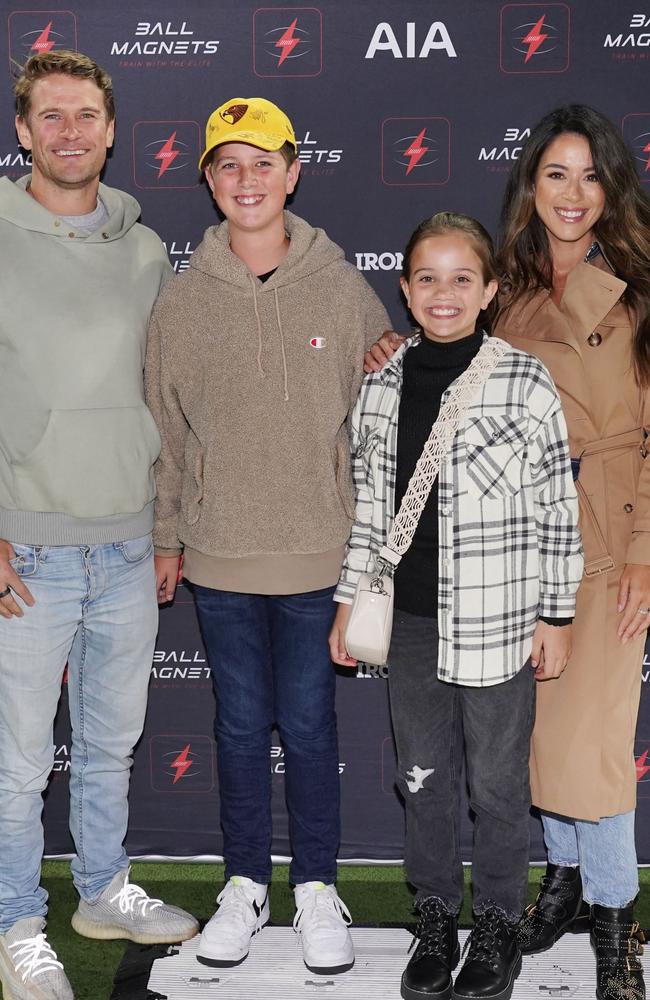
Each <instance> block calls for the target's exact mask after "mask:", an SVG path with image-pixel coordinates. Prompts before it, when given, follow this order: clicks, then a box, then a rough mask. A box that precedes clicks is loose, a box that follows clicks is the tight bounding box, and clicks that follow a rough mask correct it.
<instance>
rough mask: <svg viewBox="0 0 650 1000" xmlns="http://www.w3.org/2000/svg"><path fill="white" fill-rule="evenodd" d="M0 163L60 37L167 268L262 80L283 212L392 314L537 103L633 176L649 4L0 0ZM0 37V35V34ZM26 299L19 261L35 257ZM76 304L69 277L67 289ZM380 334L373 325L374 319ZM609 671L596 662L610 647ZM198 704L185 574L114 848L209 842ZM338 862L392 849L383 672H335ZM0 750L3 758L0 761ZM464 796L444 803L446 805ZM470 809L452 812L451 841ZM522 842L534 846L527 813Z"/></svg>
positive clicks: (493, 180) (492, 196) (495, 198)
mask: <svg viewBox="0 0 650 1000" xmlns="http://www.w3.org/2000/svg"><path fill="white" fill-rule="evenodd" d="M2 7H3V11H2V14H1V15H0V16H1V17H2V18H3V20H4V22H5V28H6V30H4V31H2V32H0V63H1V62H3V63H4V66H5V72H4V80H5V84H4V87H2V91H1V97H0V100H1V105H0V107H1V109H2V115H1V118H0V170H1V171H2V173H4V174H6V175H7V176H9V177H11V178H16V177H19V176H21V175H22V174H24V173H27V172H29V167H30V160H29V156H28V154H27V153H26V152H25V151H24V150H21V149H20V147H19V146H18V145H17V141H16V136H15V132H14V127H13V101H12V95H11V84H12V79H13V78H14V77H15V74H16V71H17V68H19V67H20V65H21V64H22V63H23V62H24V61H25V59H26V58H27V57H28V56H29V55H30V54H31V53H32V52H37V51H46V50H48V49H53V48H63V47H65V48H77V49H80V50H81V51H83V52H86V53H88V54H89V55H91V56H92V57H93V58H94V59H96V60H97V61H98V62H99V63H100V64H101V65H103V66H104V67H105V68H106V69H107V70H108V71H109V72H110V73H111V74H112V76H113V79H114V84H115V93H116V102H117V137H116V143H115V148H114V150H113V151H112V154H111V156H110V159H109V162H108V165H107V168H106V174H105V180H106V182H107V183H108V184H111V185H113V186H116V187H120V188H123V189H125V190H127V191H130V192H131V193H132V194H134V195H135V196H136V197H137V198H138V200H139V201H140V204H141V206H142V220H143V222H145V223H146V224H147V225H149V226H151V227H153V228H154V229H155V230H156V231H157V232H158V233H159V234H160V236H161V238H162V239H163V241H164V242H165V246H166V248H167V252H168V254H169V259H170V261H171V263H172V265H173V267H174V269H175V271H177V272H180V271H183V270H184V269H186V268H187V267H188V266H189V263H190V260H191V256H192V253H193V251H194V248H195V247H196V246H197V244H198V243H199V241H200V239H201V236H202V233H203V231H204V229H205V228H206V227H207V226H210V225H213V224H214V223H215V222H217V221H218V218H217V215H216V212H215V209H214V207H213V205H212V202H211V199H210V195H209V191H208V189H207V187H206V185H205V183H204V182H203V181H202V179H201V176H200V175H199V174H198V172H197V168H196V165H197V161H198V158H199V155H200V152H201V148H202V146H201V137H202V133H203V128H204V124H205V121H206V119H207V117H208V115H209V114H210V112H211V111H213V110H214V108H215V107H216V106H217V105H219V104H220V103H222V102H223V101H225V100H227V99H229V98H234V97H251V96H262V97H266V98H269V99H270V100H273V101H275V102H277V103H278V104H280V106H281V107H282V108H283V109H285V110H286V111H287V112H288V113H289V115H290V117H291V118H292V120H293V123H294V126H295V130H296V135H297V138H298V139H299V143H300V160H301V163H302V171H301V180H300V183H299V186H298V190H297V192H296V194H295V196H294V197H293V201H292V208H293V210H294V211H296V212H298V213H299V214H300V215H303V216H304V217H305V218H306V219H307V220H308V221H309V222H311V223H312V224H313V225H316V226H322V227H324V228H326V229H327V231H328V233H329V234H330V236H331V237H332V238H333V239H335V240H336V241H337V242H338V243H340V244H341V245H342V246H343V247H344V249H345V252H346V254H347V257H348V259H349V260H351V261H352V262H353V263H354V264H356V266H357V267H358V268H359V270H360V271H362V272H363V274H364V275H365V277H366V278H367V279H368V281H369V282H370V283H371V284H372V285H373V286H374V288H375V289H376V291H377V292H378V294H379V295H380V296H381V298H382V299H383V301H384V303H385V304H386V306H387V308H388V310H389V312H390V314H391V318H392V321H393V324H394V325H395V326H396V327H397V328H398V329H404V328H405V326H406V315H405V312H404V310H403V307H402V304H401V301H400V297H399V287H398V283H399V275H400V268H401V260H402V249H403V247H404V245H405V243H406V240H407V238H408V236H409V235H410V233H411V231H412V229H413V228H414V227H415V225H416V224H417V223H418V222H419V221H420V220H421V219H423V218H424V217H426V216H428V215H431V214H432V213H434V212H436V211H439V210H442V209H456V210H459V211H463V212H467V213H469V214H471V215H475V216H476V217H478V218H479V219H480V220H481V221H482V222H483V223H484V224H485V225H486V226H487V227H488V229H490V230H491V231H492V232H493V233H494V232H496V226H497V220H498V216H499V209H500V202H501V197H502V192H503V188H504V183H505V180H506V177H507V174H508V171H509V170H510V167H511V165H512V162H513V161H514V160H516V158H517V156H518V154H519V151H520V149H521V146H522V143H523V142H524V141H525V139H526V137H527V135H528V134H529V129H530V127H531V125H533V124H534V123H535V122H536V121H537V120H538V119H539V118H540V117H541V115H542V114H544V113H545V112H546V111H547V110H549V109H550V108H552V107H553V106H555V105H557V104H560V103H565V102H569V101H575V102H584V103H589V104H592V105H594V106H595V107H597V108H598V109H600V110H601V111H603V112H604V113H605V114H606V115H608V116H609V117H610V118H611V119H612V120H613V121H614V122H616V123H617V124H618V125H619V126H620V128H621V130H622V132H623V134H624V136H625V138H626V140H627V142H628V143H629V145H630V148H631V149H632V151H633V153H634V156H635V158H636V161H637V165H638V170H639V175H640V177H641V179H642V180H643V182H644V183H647V184H648V190H649V191H650V2H649V0H619V2H617V3H616V4H612V3H611V2H610V0H573V2H564V3H559V2H557V3H555V2H552V3H499V2H486V0H479V2H475V0H320V2H319V3H318V6H306V5H305V6H295V5H292V6H282V5H280V4H276V5H269V6H257V5H256V4H255V3H252V2H245V0H187V2H186V3H184V4H178V3H174V2H171V0H157V2H152V0H130V2H129V3H126V2H124V0H118V2H114V3H112V4H106V3H105V2H104V0H101V2H95V0H83V2H80V3H79V4H78V5H77V6H73V7H71V8H68V7H66V9H63V5H62V4H60V3H56V2H54V3H47V2H42V0H41V2H39V0H35V2H34V3H32V4H31V6H28V5H23V6H22V7H18V6H17V5H13V6H12V5H10V4H7V3H6V2H4V0H3V3H2ZM3 50H4V51H3ZM33 277H34V294H35V295H36V294H38V274H34V276H33ZM79 308H80V309H82V308H83V289H80V290H79ZM380 332H381V331H379V330H378V331H377V333H378V334H379V333H380ZM646 661H647V662H646V663H644V664H641V663H640V664H639V670H642V671H643V681H644V685H643V697H642V702H641V713H640V719H639V725H638V731H637V742H636V750H635V756H636V762H637V775H638V782H639V784H638V790H639V815H638V825H637V830H638V846H639V857H640V860H641V861H642V862H650V829H649V825H648V822H647V820H648V818H650V759H648V758H649V755H650V691H649V690H648V688H647V685H646V681H647V679H648V676H649V672H650V668H649V666H648V664H650V659H648V658H647V657H646ZM612 669H613V670H615V669H616V664H615V663H612ZM213 710H214V701H213V694H212V686H211V682H210V673H209V668H208V665H207V663H206V658H205V652H204V649H203V646H202V644H201V639H200V635H199V632H198V629H197V624H196V618H195V615H194V609H193V604H192V597H191V593H190V591H189V590H188V589H187V588H185V587H181V588H180V589H179V592H178V596H177V599H176V602H175V604H174V605H173V607H169V608H165V609H163V611H162V613H161V622H160V634H159V638H158V644H157V649H156V653H155V657H154V662H153V664H152V667H151V697H150V706H149V713H148V719H147V725H146V729H145V733H144V736H143V738H142V741H141V743H140V745H139V747H138V749H137V753H136V757H135V764H134V770H133V782H132V791H131V823H130V828H129V834H128V848H129V850H130V852H131V853H132V854H133V855H143V854H144V855H169V856H176V857H186V856H193V855H194V856H197V855H199V856H201V855H219V854H220V851H221V835H220V832H219V814H218V795H217V784H216V752H215V745H214V741H213V738H212V717H213ZM338 712H339V729H340V773H341V785H342V799H343V841H342V845H341V852H340V855H341V858H342V859H374V860H378V861H380V860H390V859H399V858H401V856H402V847H403V827H404V820H403V811H402V807H401V804H400V801H399V799H398V797H397V795H396V792H395V790H394V784H393V783H394V767H395V757H394V751H393V744H392V739H391V730H390V720H389V715H388V705H387V685H386V676H385V671H384V670H380V669H374V668H361V669H359V671H358V672H356V673H344V672H341V673H340V675H339V677H338ZM55 741H56V763H55V768H54V772H53V774H52V780H51V785H50V788H49V792H48V795H47V800H46V807H45V820H46V849H47V852H48V853H50V854H64V853H68V852H70V850H71V841H70V838H69V834H68V830H67V774H68V768H69V750H70V737H69V728H68V724H67V705H66V694H65V685H64V692H63V697H62V703H61V711H60V713H59V718H58V720H57V726H56V731H55ZM277 744H278V741H277V740H275V745H274V746H273V747H272V749H271V753H270V758H269V767H270V768H271V770H272V773H273V778H274V781H273V788H274V793H273V807H274V819H275V841H274V850H275V852H276V853H277V855H279V856H282V855H287V854H288V852H289V845H288V841H287V834H286V821H285V816H284V758H283V753H282V748H281V747H280V746H279V745H277ZM5 764H6V762H5ZM466 812H467V810H466V809H464V813H466ZM471 832H472V828H471V822H470V819H469V817H466V819H465V821H464V825H463V828H462V836H463V850H464V854H465V856H466V857H469V850H470V844H471ZM531 832H532V835H533V841H532V842H533V847H532V853H531V857H532V859H533V860H539V859H541V857H542V847H541V837H540V826H539V823H538V821H537V820H535V819H534V818H533V819H531Z"/></svg>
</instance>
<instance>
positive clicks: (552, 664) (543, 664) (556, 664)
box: [530, 621, 572, 681]
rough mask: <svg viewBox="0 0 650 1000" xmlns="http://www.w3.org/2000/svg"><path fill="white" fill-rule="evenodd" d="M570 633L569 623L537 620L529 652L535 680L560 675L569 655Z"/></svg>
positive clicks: (544, 679)
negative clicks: (559, 623) (562, 623)
mask: <svg viewBox="0 0 650 1000" xmlns="http://www.w3.org/2000/svg"><path fill="white" fill-rule="evenodd" d="M571 635H572V626H571V625H550V624H549V623H548V622H543V621H538V622H537V626H536V628H535V633H534V635H533V648H532V650H531V653H530V662H531V664H532V665H533V667H534V669H535V679H536V680H538V681H549V680H552V679H553V678H556V677H559V676H560V674H561V673H562V671H563V670H564V668H565V667H566V665H567V663H568V661H569V657H570V656H571Z"/></svg>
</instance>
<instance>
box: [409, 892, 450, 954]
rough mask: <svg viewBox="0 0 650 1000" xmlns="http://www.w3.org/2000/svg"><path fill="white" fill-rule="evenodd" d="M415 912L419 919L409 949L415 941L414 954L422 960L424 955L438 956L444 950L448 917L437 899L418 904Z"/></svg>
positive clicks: (425, 900)
mask: <svg viewBox="0 0 650 1000" xmlns="http://www.w3.org/2000/svg"><path fill="white" fill-rule="evenodd" d="M417 910H418V913H419V916H420V919H419V920H418V925H417V927H416V929H415V937H414V938H413V941H412V943H411V948H412V947H413V945H414V944H415V941H416V940H417V941H418V946H417V948H416V953H417V954H418V956H419V957H420V958H424V956H425V955H439V954H440V952H441V951H442V949H443V948H444V930H445V927H446V923H447V919H448V916H449V915H448V913H447V912H446V911H445V910H444V908H443V907H442V906H441V904H440V902H439V901H438V900H437V899H436V900H430V899H424V900H423V901H422V902H421V903H419V904H418V906H417ZM409 950H410V949H409Z"/></svg>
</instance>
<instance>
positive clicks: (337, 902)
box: [293, 882, 354, 976]
mask: <svg viewBox="0 0 650 1000" xmlns="http://www.w3.org/2000/svg"><path fill="white" fill-rule="evenodd" d="M293 892H294V896H295V899H296V915H295V917H294V920H293V929H294V931H295V932H296V934H299V935H300V941H301V944H302V957H303V959H304V962H305V965H306V966H307V968H308V969H309V971H310V972H317V973H318V972H320V973H321V974H322V975H327V976H333V975H335V974H336V973H337V972H347V970H348V969H351V968H352V966H353V965H354V945H353V944H352V938H351V936H350V932H349V930H348V927H349V925H350V924H351V923H352V917H351V916H350V911H349V910H348V908H347V906H346V905H345V903H344V902H343V900H342V899H341V898H340V896H339V894H338V893H337V891H336V886H333V885H325V883H324V882H302V883H301V884H300V885H297V886H296V888H295V889H294V890H293Z"/></svg>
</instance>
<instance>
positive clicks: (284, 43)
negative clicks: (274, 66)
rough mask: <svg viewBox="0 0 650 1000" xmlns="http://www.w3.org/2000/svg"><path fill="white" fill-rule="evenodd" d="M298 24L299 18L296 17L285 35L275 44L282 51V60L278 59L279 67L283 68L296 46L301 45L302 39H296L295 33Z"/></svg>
mask: <svg viewBox="0 0 650 1000" xmlns="http://www.w3.org/2000/svg"><path fill="white" fill-rule="evenodd" d="M297 23H298V18H297V17H295V18H294V19H293V21H292V22H291V24H290V25H289V27H288V28H287V29H286V31H285V32H284V34H283V35H282V36H281V37H280V38H278V40H277V42H276V43H275V48H276V49H280V58H279V59H278V66H281V65H282V63H283V62H284V60H285V59H288V58H289V56H290V55H291V53H292V52H293V50H294V49H295V47H296V45H299V44H300V39H299V38H296V37H295V35H294V31H295V30H296V25H297Z"/></svg>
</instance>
